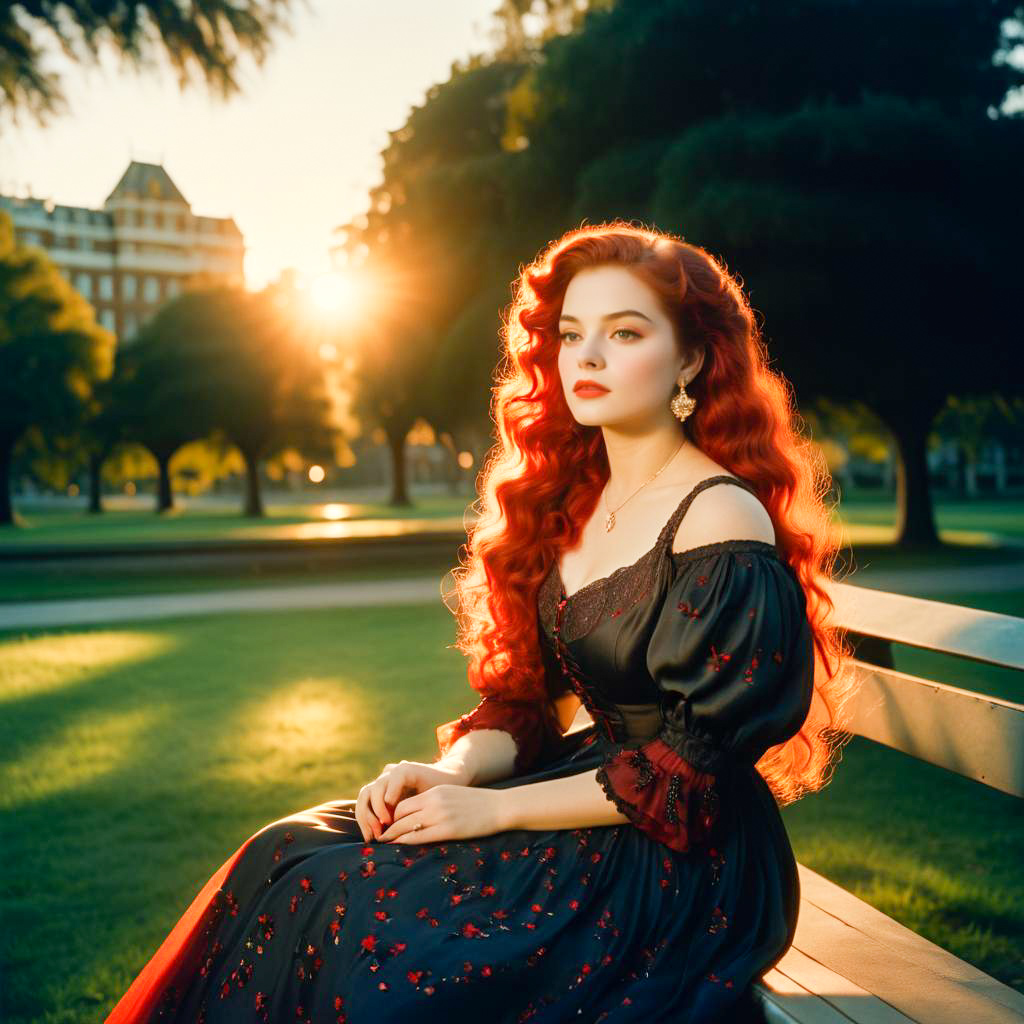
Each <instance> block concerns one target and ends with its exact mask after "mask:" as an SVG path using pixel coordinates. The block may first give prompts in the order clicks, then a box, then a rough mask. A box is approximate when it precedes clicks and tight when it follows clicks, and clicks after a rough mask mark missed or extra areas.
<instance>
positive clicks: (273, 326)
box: [192, 285, 335, 516]
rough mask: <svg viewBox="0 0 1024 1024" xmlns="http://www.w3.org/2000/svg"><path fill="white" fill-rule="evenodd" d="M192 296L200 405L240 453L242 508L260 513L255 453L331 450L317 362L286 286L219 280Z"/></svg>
mask: <svg viewBox="0 0 1024 1024" xmlns="http://www.w3.org/2000/svg"><path fill="white" fill-rule="evenodd" d="M192 299H193V302H194V305H193V306H192V311H193V313H194V314H195V316H196V318H197V323H196V328H195V329H196V330H197V331H201V332H202V337H203V339H204V359H203V371H204V381H205V386H206V388H207V394H208V397H207V405H208V407H209V408H210V410H211V416H212V418H213V422H214V424H215V425H216V426H217V427H219V428H220V429H222V430H223V431H224V434H225V435H226V436H227V437H228V439H229V440H231V441H232V442H233V443H234V445H235V446H236V447H237V448H238V450H239V451H240V452H241V454H242V458H243V459H244V460H245V467H246V498H245V509H244V514H245V515H247V516H262V515H263V514H264V509H263V500H262V497H261V491H260V478H259V465H260V462H261V461H262V460H263V459H265V458H267V457H268V456H271V455H277V454H280V452H282V451H283V450H284V449H286V448H289V447H294V448H297V449H299V450H301V451H304V452H306V453H308V454H315V455H316V457H318V458H324V459H326V458H330V457H333V452H334V435H335V428H334V426H333V425H332V423H331V412H332V410H331V402H330V400H329V397H328V394H327V389H326V384H325V376H324V367H323V364H322V363H321V361H320V356H319V354H318V352H317V351H316V350H315V348H314V346H313V345H312V344H310V342H309V339H308V338H307V336H306V334H305V332H304V331H303V328H302V319H301V316H300V315H299V313H298V308H297V303H296V301H295V295H294V293H293V292H292V290H291V289H290V288H289V287H287V286H282V287H279V286H275V285H269V286H268V287H267V288H265V289H264V290H263V291H262V292H258V293H256V294H252V293H249V292H245V291H243V290H241V289H237V288H231V287H226V286H222V287H217V288H213V289H210V290H208V291H205V292H200V293H195V294H194V295H193V296H192Z"/></svg>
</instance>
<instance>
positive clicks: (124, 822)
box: [0, 605, 475, 1024]
mask: <svg viewBox="0 0 1024 1024" xmlns="http://www.w3.org/2000/svg"><path fill="white" fill-rule="evenodd" d="M104 632H106V631H104V630H100V629H95V630H76V631H74V633H75V634H76V635H89V634H93V635H98V634H103V633H104ZM117 632H119V633H122V634H126V635H129V636H130V635H133V634H139V633H141V634H142V635H145V636H150V637H153V638H163V640H164V646H163V647H162V648H161V645H160V644H159V643H158V644H156V646H155V647H154V650H153V653H152V655H151V656H150V657H148V658H141V659H140V658H139V657H137V656H136V657H133V658H132V659H130V660H129V661H128V662H126V663H124V664H111V663H110V659H109V658H108V659H107V660H106V662H105V663H104V664H102V665H101V666H100V667H98V668H97V669H96V670H95V671H91V672H90V671H89V670H88V669H87V668H86V669H85V670H83V671H82V672H81V674H80V675H79V676H78V677H77V678H75V679H74V680H73V681H72V682H70V683H68V685H65V686H63V687H62V688H55V689H50V690H44V691H43V692H36V693H32V692H31V687H27V688H26V687H22V692H21V696H13V697H10V698H9V699H7V700H6V701H5V702H4V704H3V707H4V715H3V719H2V724H0V749H2V750H3V751H4V754H3V761H2V762H0V782H2V786H0V789H2V792H3V794H4V795H3V803H4V805H5V819H6V821H7V823H8V824H7V834H6V835H5V837H4V848H5V862H6V863H5V885H4V904H5V906H4V910H3V916H4V921H5V924H6V927H5V929H4V933H5V936H4V943H5V946H6V949H5V952H4V961H5V965H6V971H5V974H6V979H7V982H8V984H7V986H6V987H7V992H6V1002H7V1006H6V1016H5V1020H7V1021H10V1022H11V1024H22V1022H27V1021H41V1020H50V1019H52V1020H62V1021H73V1022H77V1021H82V1022H85V1021H95V1020H96V1019H98V1018H99V1017H100V1016H101V1013H100V1007H103V1008H109V1007H110V1006H111V1005H112V1004H113V1002H114V1001H115V1000H116V999H117V998H118V997H119V996H120V995H121V993H122V992H123V991H124V989H125V988H126V987H127V986H128V984H129V983H130V981H131V979H132V978H133V977H134V975H135V974H136V973H137V972H138V970H139V969H140V968H141V967H142V965H143V964H144V962H145V961H146V960H147V959H148V957H149V956H150V955H151V954H152V952H153V951H154V950H155V948H156V947H157V945H159V943H160V942H161V941H162V940H163V938H164V937H165V935H166V934H167V932H168V931H169V930H170V928H171V927H172V926H173V924H174V922H175V921H176V920H177V919H178V917H179V916H180V915H181V913H182V912H183V911H184V909H185V908H186V907H187V905H188V904H189V902H191V899H192V897H193V896H194V895H195V893H196V892H197V891H198V889H199V888H200V887H201V885H202V884H203V883H204V882H205V881H206V880H207V879H208V878H209V876H210V874H211V873H212V872H213V871H214V870H215V869H216V868H217V866H218V865H219V864H220V863H221V862H222V861H223V860H224V859H225V858H226V857H227V856H228V855H229V854H230V853H231V851H232V850H234V849H235V848H237V846H238V845H239V844H240V843H241V842H243V841H244V840H245V839H246V838H247V837H248V836H250V835H252V834H253V833H254V832H256V831H258V830H259V829H260V828H262V827H263V826H264V825H266V824H269V823H270V822H272V821H275V820H277V819H279V818H282V817H285V816H287V815H290V814H293V813H295V812H297V811H300V810H303V809H305V808H307V807H310V806H313V805H315V804H319V803H322V802H324V801H326V800H335V799H341V798H347V797H354V796H355V794H356V792H357V791H358V789H359V787H360V786H361V785H362V784H363V783H364V782H366V781H367V780H369V779H371V778H373V777H375V776H376V775H377V774H378V772H379V771H380V769H381V768H382V767H383V765H384V764H385V763H386V762H387V761H393V760H399V759H401V758H403V757H405V758H408V759H410V760H413V759H421V760H428V761H429V760H432V759H433V757H434V756H435V754H436V744H435V741H434V734H433V728H434V726H435V725H436V724H438V723H439V722H441V721H446V720H448V719H449V718H451V717H454V716H455V715H456V714H458V713H460V712H461V711H464V710H467V709H468V708H469V707H471V706H472V704H473V703H475V701H474V700H473V699H472V698H473V694H472V693H471V691H469V690H468V687H467V686H466V683H465V669H464V663H463V661H462V658H461V655H459V654H458V652H455V651H453V650H449V649H447V648H446V647H445V644H446V642H447V641H448V640H449V639H450V635H451V617H450V614H449V613H448V611H447V609H445V608H443V607H441V608H434V607H428V606H415V605H410V606H396V607H392V608H384V609H380V608H376V609H365V610H364V609H358V610H352V609H346V610H344V611H325V612H312V613H308V612H307V613H292V614H280V613H273V614H267V615H247V616H218V617H214V618H210V619H205V620H194V619H188V620H179V621H174V622H161V623H159V624H158V625H147V626H146V628H145V629H144V630H133V631H131V632H126V631H125V630H123V629H122V630H118V631H117ZM66 635H67V634H49V636H50V638H51V640H52V642H54V643H58V644H59V643H60V642H62V641H63V640H65V639H66ZM44 642H45V640H40V639H36V638H31V637H30V638H25V639H22V638H19V637H10V636H8V637H5V638H0V651H2V650H3V649H4V648H7V649H10V648H11V647H12V646H13V647H14V648H17V646H18V645H19V644H22V643H36V644H38V643H44ZM136 654H137V652H136ZM26 671H29V669H26V668H25V667H24V666H23V672H26ZM4 683H5V687H6V686H7V685H15V681H13V680H11V679H5V680H4ZM26 690H27V692H26ZM33 768H34V770H33ZM40 780H42V782H40Z"/></svg>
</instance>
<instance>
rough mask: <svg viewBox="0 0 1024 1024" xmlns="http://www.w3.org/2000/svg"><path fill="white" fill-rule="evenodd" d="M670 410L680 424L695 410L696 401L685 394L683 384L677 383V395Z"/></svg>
mask: <svg viewBox="0 0 1024 1024" xmlns="http://www.w3.org/2000/svg"><path fill="white" fill-rule="evenodd" d="M670 408H671V409H672V412H674V413H675V415H676V416H677V417H678V418H679V420H680V422H682V421H683V420H685V419H686V417H687V416H689V415H690V413H692V412H693V410H694V409H696V408H697V399H695V398H691V397H690V396H689V395H688V394H687V393H686V385H685V384H684V383H682V382H680V383H679V394H678V395H676V397H675V398H673V399H672V401H671V403H670Z"/></svg>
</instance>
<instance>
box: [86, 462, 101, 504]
mask: <svg viewBox="0 0 1024 1024" xmlns="http://www.w3.org/2000/svg"><path fill="white" fill-rule="evenodd" d="M102 469H103V456H102V455H99V454H93V455H90V456H89V512H90V513H91V514H93V515H98V514H99V513H100V512H102V511H103V480H102V473H101V471H102Z"/></svg>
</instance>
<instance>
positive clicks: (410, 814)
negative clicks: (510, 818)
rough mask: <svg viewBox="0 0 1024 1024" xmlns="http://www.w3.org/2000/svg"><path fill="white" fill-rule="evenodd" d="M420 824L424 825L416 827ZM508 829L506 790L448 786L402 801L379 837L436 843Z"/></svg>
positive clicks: (435, 788) (410, 841) (388, 840)
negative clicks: (392, 820)
mask: <svg viewBox="0 0 1024 1024" xmlns="http://www.w3.org/2000/svg"><path fill="white" fill-rule="evenodd" d="M417 824H420V825H422V826H423V827H422V828H420V829H417V828H416V827H415V826H416V825H417ZM507 828H509V824H508V822H507V801H506V799H505V791H504V790H500V789H483V788H479V789H478V788H474V787H473V786H452V785H445V786H435V787H434V788H433V789H431V790H430V791H429V792H426V793H419V794H417V795H416V796H410V797H407V798H406V799H404V800H400V801H399V803H398V805H397V806H396V807H395V820H394V823H393V824H392V825H391V826H390V827H389V828H388V829H387V830H386V831H385V832H384V833H383V834H382V835H381V836H380V838H381V839H382V840H384V841H387V842H391V841H394V842H398V843H433V842H437V841H439V840H442V839H473V838H475V837H477V836H489V835H493V834H494V833H495V832H504V831H505V830H506V829H507Z"/></svg>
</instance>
